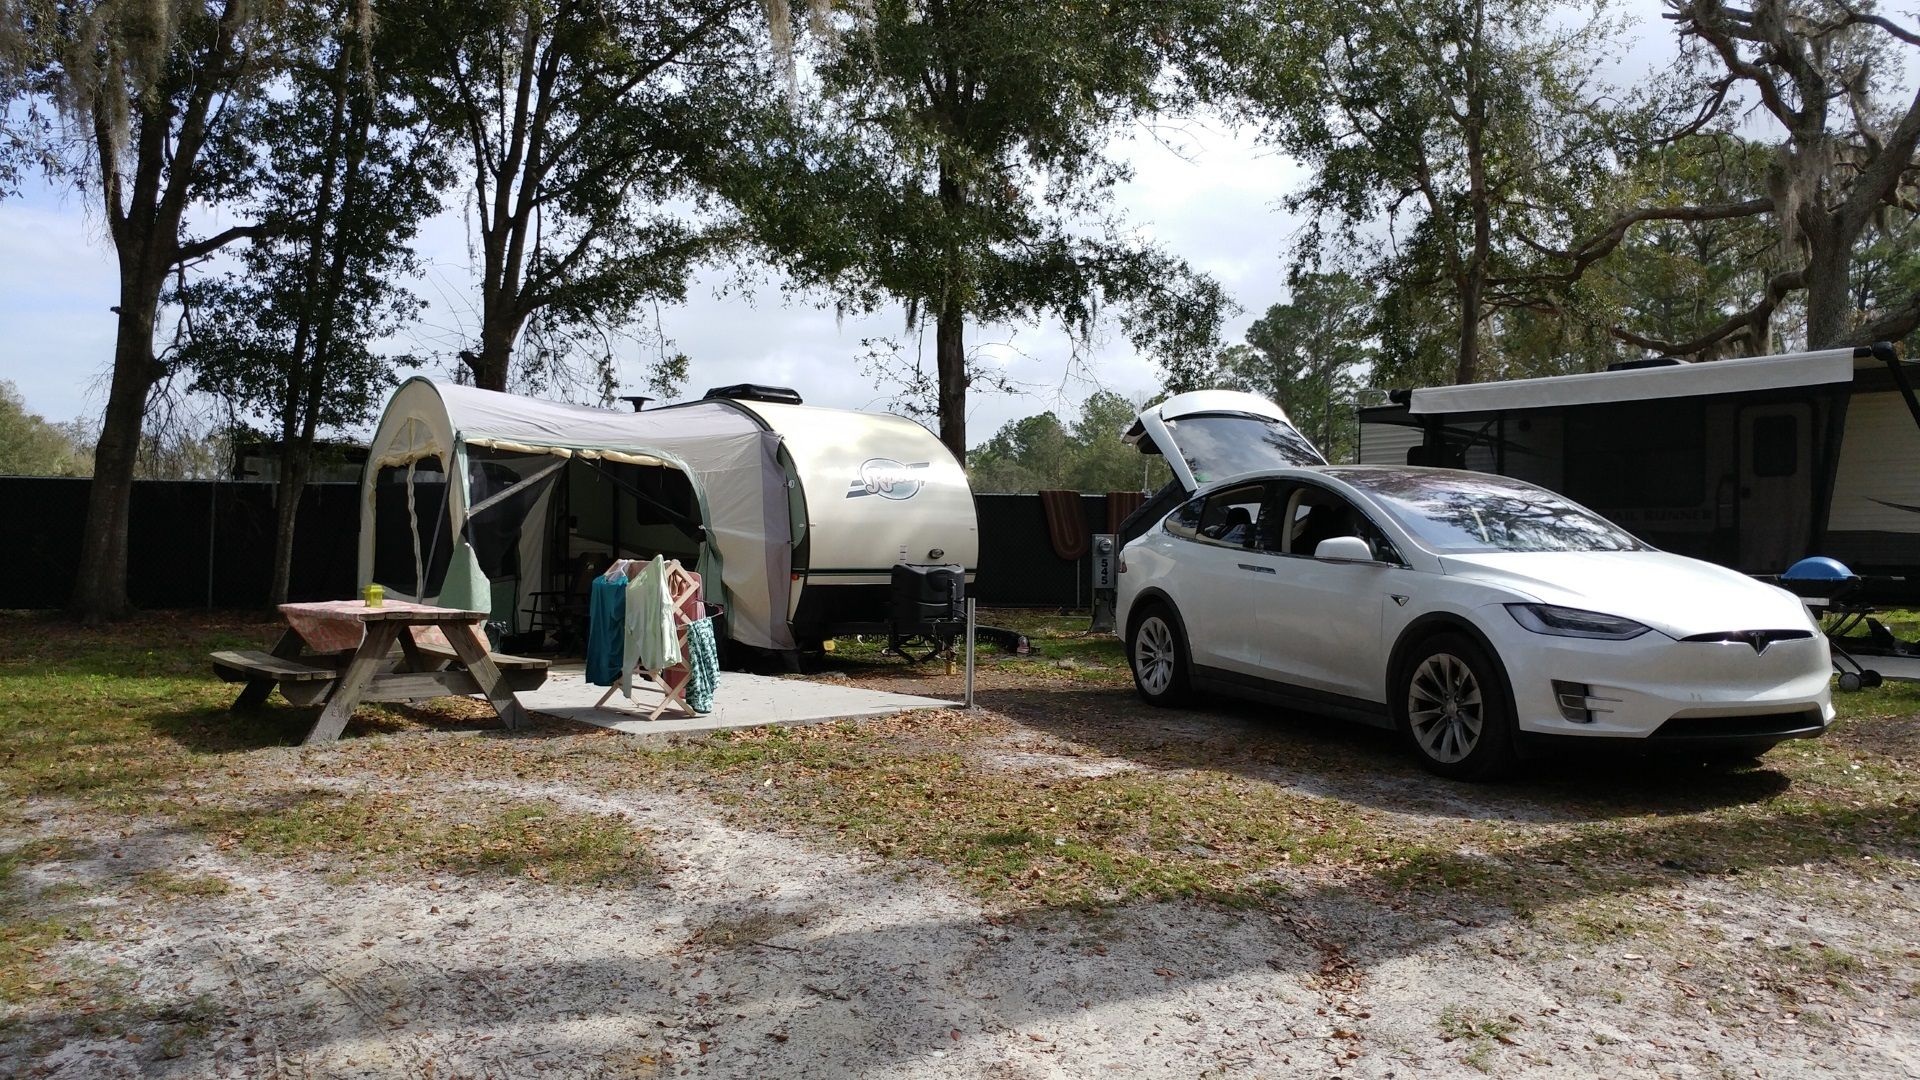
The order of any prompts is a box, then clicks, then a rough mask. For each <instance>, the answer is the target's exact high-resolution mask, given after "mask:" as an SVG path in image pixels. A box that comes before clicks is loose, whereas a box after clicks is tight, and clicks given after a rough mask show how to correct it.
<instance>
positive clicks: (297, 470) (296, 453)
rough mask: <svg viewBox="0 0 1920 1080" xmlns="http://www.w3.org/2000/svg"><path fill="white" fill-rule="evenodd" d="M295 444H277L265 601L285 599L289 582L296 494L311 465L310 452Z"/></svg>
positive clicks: (304, 484) (304, 483) (302, 487)
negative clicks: (268, 584) (268, 583)
mask: <svg viewBox="0 0 1920 1080" xmlns="http://www.w3.org/2000/svg"><path fill="white" fill-rule="evenodd" d="M303 449H305V448H302V447H299V446H297V445H296V446H289V445H287V444H285V443H282V444H281V446H280V484H279V487H278V488H276V489H275V491H274V496H273V497H274V499H276V500H277V502H278V505H277V506H275V507H274V510H275V515H274V529H273V586H272V589H271V591H270V592H269V595H268V600H269V601H270V602H271V603H273V604H275V605H279V604H284V603H286V602H287V593H288V592H289V591H290V589H291V588H292V584H293V540H294V535H295V532H294V530H295V527H296V526H297V525H298V523H299V517H300V495H301V493H302V492H304V491H305V490H306V487H307V469H308V467H309V465H310V464H311V463H310V461H309V460H305V459H310V458H311V457H312V451H311V450H310V449H307V450H306V452H304V453H303V452H302V450H303Z"/></svg>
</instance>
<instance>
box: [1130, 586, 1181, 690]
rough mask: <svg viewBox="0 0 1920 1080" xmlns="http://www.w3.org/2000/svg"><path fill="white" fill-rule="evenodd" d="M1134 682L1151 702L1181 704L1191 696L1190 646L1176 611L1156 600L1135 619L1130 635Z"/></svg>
mask: <svg viewBox="0 0 1920 1080" xmlns="http://www.w3.org/2000/svg"><path fill="white" fill-rule="evenodd" d="M1127 657H1128V659H1129V660H1130V661H1131V663H1132V667H1133V686H1134V689H1136V690H1138V691H1140V696H1141V697H1142V698H1143V699H1145V700H1146V702H1147V704H1149V705H1178V704H1179V703H1180V702H1182V701H1184V700H1186V696H1187V656H1186V646H1185V644H1184V643H1183V642H1182V641H1181V639H1180V629H1179V627H1178V626H1176V625H1175V624H1174V621H1173V614H1172V612H1170V611H1169V610H1168V609H1167V608H1165V607H1163V606H1161V605H1159V604H1155V605H1154V606H1153V607H1150V608H1148V609H1147V610H1146V611H1145V612H1144V613H1142V614H1141V616H1140V617H1139V618H1138V619H1136V620H1135V621H1134V624H1133V633H1132V634H1130V635H1128V638H1127Z"/></svg>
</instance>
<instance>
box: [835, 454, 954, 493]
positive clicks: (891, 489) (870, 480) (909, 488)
mask: <svg viewBox="0 0 1920 1080" xmlns="http://www.w3.org/2000/svg"><path fill="white" fill-rule="evenodd" d="M931 464H933V463H932V462H930V461H916V462H914V463H913V464H911V465H905V464H902V463H900V462H898V461H895V460H893V459H892V458H868V459H867V460H865V461H863V462H861V463H860V476H859V478H858V479H856V480H854V481H853V482H852V483H850V484H848V485H847V498H849V499H858V498H861V497H863V496H866V495H878V496H880V497H881V498H883V499H894V500H896V501H897V500H900V499H911V498H913V497H914V496H915V495H918V494H919V493H920V488H921V487H922V486H924V485H925V484H926V481H925V480H922V479H921V478H920V477H918V476H915V475H914V473H913V471H914V470H915V469H924V468H927V467H928V466H929V465H931Z"/></svg>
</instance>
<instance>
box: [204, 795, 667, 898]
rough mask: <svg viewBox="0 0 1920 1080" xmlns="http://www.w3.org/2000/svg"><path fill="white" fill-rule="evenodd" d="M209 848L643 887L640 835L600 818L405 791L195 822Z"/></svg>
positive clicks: (211, 814) (645, 863) (310, 799)
mask: <svg viewBox="0 0 1920 1080" xmlns="http://www.w3.org/2000/svg"><path fill="white" fill-rule="evenodd" d="M195 824H197V825H198V826H200V827H202V828H205V829H207V830H208V831H209V832H211V833H212V835H213V837H214V841H215V843H216V844H218V845H220V846H223V847H238V848H240V849H243V850H246V851H250V852H254V853H256V854H262V855H269V856H273V857H276V858H298V857H302V856H314V855H322V856H327V857H328V858H329V861H330V862H331V863H333V864H334V869H335V872H337V873H341V874H343V875H346V876H353V875H357V874H383V873H384V874H392V873H407V872H411V871H415V870H424V871H427V872H429V873H452V874H491V875H497V876H506V877H524V878H529V879H531V880H534V881H545V882H552V883H554V884H561V885H611V884H631V883H635V882H640V881H645V880H650V879H651V878H652V877H653V876H654V875H655V874H656V872H657V870H658V864H657V862H656V861H655V860H654V858H653V856H652V854H651V853H650V852H649V851H648V849H647V847H646V844H645V841H644V838H643V837H642V835H641V834H640V833H639V832H638V831H637V830H635V829H634V828H633V827H632V826H631V825H629V824H628V823H626V822H625V821H623V820H622V819H620V818H619V817H616V816H614V815H610V814H584V813H579V812H576V811H570V810H566V809H563V808H561V807H559V806H557V805H555V804H552V803H544V802H535V803H520V804H515V805H511V806H483V805H478V804H472V803H462V802H458V801H448V800H446V799H442V798H422V797H418V796H412V795H409V794H406V793H386V792H383V793H377V794H370V793H356V794H351V795H344V796H343V795H340V794H337V793H335V792H331V791H308V792H304V793H300V794H298V795H295V796H293V797H291V798H288V799H283V800H280V801H278V802H277V803H276V804H273V805H267V806H256V807H251V808H239V809H232V808H221V809H217V810H211V811H208V812H206V813H205V815H204V816H203V817H201V818H200V819H199V820H197V821H196V822H195Z"/></svg>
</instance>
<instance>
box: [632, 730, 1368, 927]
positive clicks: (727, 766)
mask: <svg viewBox="0 0 1920 1080" xmlns="http://www.w3.org/2000/svg"><path fill="white" fill-rule="evenodd" d="M946 715H951V714H918V715H917V716H916V717H915V718H914V719H912V720H904V719H903V720H902V721H900V722H899V723H901V724H910V725H913V726H916V727H918V728H920V729H922V730H921V731H920V735H921V740H920V742H919V743H918V745H917V746H916V744H915V743H913V742H910V741H908V740H906V739H903V738H901V737H900V736H899V735H897V734H896V735H894V736H893V737H889V738H881V737H878V736H876V735H874V734H873V733H870V732H869V731H867V730H866V729H864V728H857V727H856V728H850V729H849V728H839V729H835V728H802V729H775V730H773V731H769V732H750V733H739V734H736V735H734V736H733V737H731V738H728V739H723V740H714V741H712V742H710V743H707V744H704V745H701V746H693V747H685V748H680V749H677V750H671V751H664V752H662V756H663V757H664V758H665V759H666V760H667V761H668V762H670V763H671V764H673V765H675V766H677V767H679V768H680V769H682V770H693V771H698V772H700V773H705V774H711V775H712V776H714V777H716V778H717V779H719V780H720V781H722V782H723V783H724V785H725V788H724V790H725V791H727V792H728V793H730V794H731V795H732V799H731V801H732V803H733V804H734V805H735V806H737V807H739V808H740V809H741V811H742V812H743V813H746V814H749V815H753V816H756V817H758V818H760V819H761V820H764V821H771V822H779V823H786V824H798V825H803V826H806V827H808V828H810V829H813V830H820V831H825V832H828V833H831V834H833V835H836V836H839V837H841V838H843V839H845V840H848V841H851V842H853V843H856V844H858V845H860V846H862V847H865V848H868V849H870V850H872V851H875V852H878V853H880V854H882V855H886V856H891V857H898V858H907V859H924V860H928V861H931V862H935V863H938V864H939V865H941V866H944V867H946V868H948V869H949V870H951V871H952V872H953V873H955V874H956V875H957V876H959V877H960V878H961V879H962V880H964V881H965V882H966V883H968V884H969V885H971V886H972V887H973V888H974V889H975V890H976V891H978V892H979V893H981V894H982V895H984V896H986V897H989V898H991V899H995V900H999V901H1001V902H1005V903H1009V904H1012V905H1014V906H1022V907H1024V906H1071V907H1079V908H1089V907H1099V906H1103V905H1107V904H1112V903H1119V902H1125V901H1129V900H1139V899H1167V898H1175V897H1206V898H1209V899H1213V900H1217V901H1221V902H1229V903H1237V902H1247V901H1251V900H1254V899H1258V898H1259V897H1260V896H1261V895H1263V891H1262V889H1261V887H1260V886H1259V885H1258V884H1252V885H1250V884H1249V883H1250V882H1254V881H1255V879H1257V878H1258V877H1259V876H1260V875H1261V874H1263V873H1264V872H1266V871H1270V870H1273V869H1274V868H1276V867H1280V866H1293V867H1316V866H1317V867H1323V868H1351V867H1354V866H1376V865H1379V864H1381V863H1382V862H1385V861H1389V860H1391V859H1394V858H1396V857H1398V856H1399V854H1400V849H1399V847H1398V846H1397V845H1396V844H1395V842H1394V841H1393V840H1392V839H1391V838H1390V837H1388V836H1386V835H1385V834H1383V833H1382V832H1381V831H1380V830H1379V829H1378V828H1377V827H1376V826H1375V825H1374V824H1373V823H1371V821H1370V820H1369V817H1368V815H1365V814H1362V813H1356V812H1353V811H1352V810H1350V809H1347V808H1342V807H1339V806H1337V805H1335V804H1333V803H1331V802H1329V801H1327V800H1323V799H1319V798H1315V797H1312V796H1306V795H1301V794H1297V793H1294V792H1290V791H1288V790H1286V789H1284V788H1281V787H1278V786H1276V785H1273V784H1270V783H1266V782H1263V781H1260V780H1256V779H1248V778H1243V777H1239V776H1235V775H1232V774H1227V773H1211V772H1197V771H1188V770H1176V771H1169V772H1157V771H1149V770H1129V771H1126V772H1118V773H1113V774H1109V775H1105V776H1098V777H1061V778H1054V779H1047V780H1035V779H1034V778H1033V777H1032V776H1029V775H1022V774H1019V773H1013V772H1008V771H1005V770H1001V769H996V768H993V767H991V766H990V765H986V764H982V763H978V762H975V761H973V760H972V759H971V758H970V757H969V755H966V754H963V753H960V752H958V751H957V750H956V749H952V748H944V747H942V746H941V745H940V742H939V739H938V738H937V737H936V736H937V733H938V730H939V728H940V725H941V722H942V721H941V719H940V718H941V717H942V716H946ZM909 747H913V749H908V748H909ZM769 781H772V785H771V786H769V784H768V782H769Z"/></svg>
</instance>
